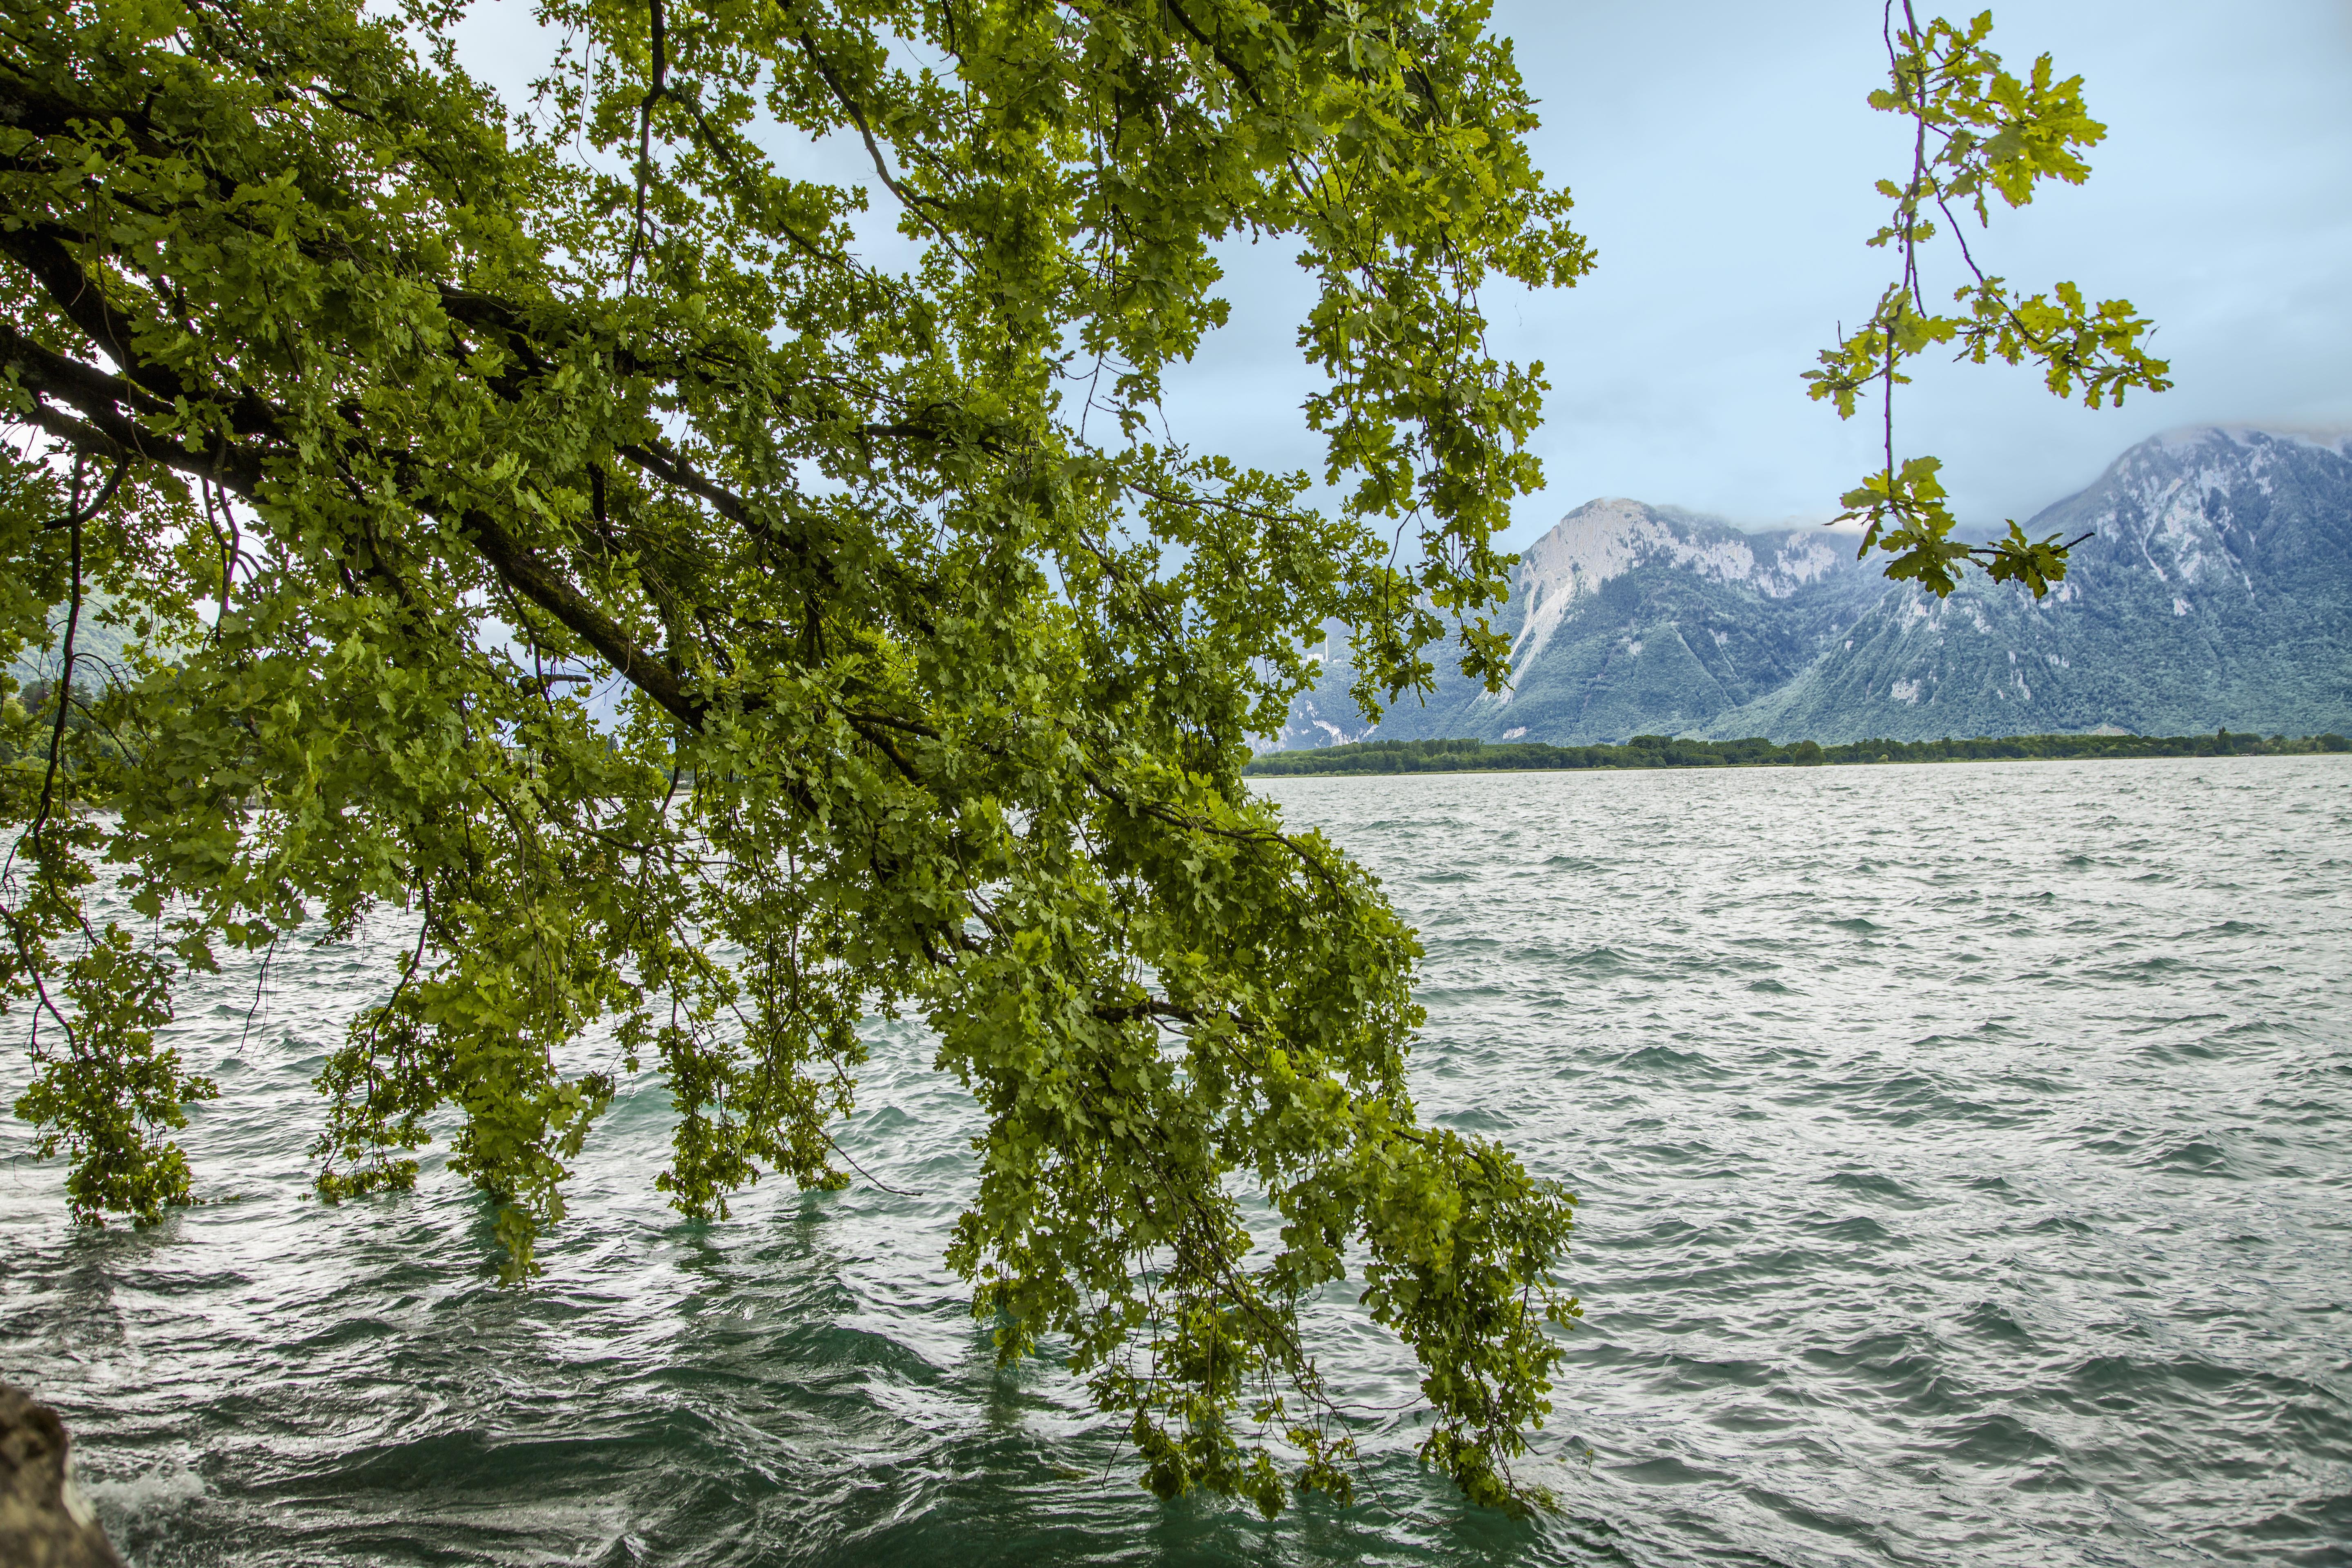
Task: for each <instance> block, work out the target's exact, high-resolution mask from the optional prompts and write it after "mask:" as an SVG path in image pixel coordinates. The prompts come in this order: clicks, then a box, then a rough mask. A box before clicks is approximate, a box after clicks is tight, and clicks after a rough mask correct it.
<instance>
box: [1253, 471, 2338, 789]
mask: <svg viewBox="0 0 2352 1568" xmlns="http://www.w3.org/2000/svg"><path fill="white" fill-rule="evenodd" d="M2027 528H2028V531H2030V532H2032V534H2033V535H2034V536H2035V537H2037V538H2038V537H2041V536H2042V535H2043V534H2046V533H2052V532H2059V533H2062V534H2063V535H2064V536H2065V537H2069V538H2071V537H2073V536H2074V535H2076V534H2080V533H2084V532H2089V533H2092V534H2093V535H2094V537H2093V538H2092V539H2091V540H2090V541H2088V542H2085V543H2084V544H2082V545H2080V546H2078V547H2077V548H2076V550H2075V552H2074V565H2073V567H2072V568H2071V570H2070V571H2069V573H2068V575H2067V580H2066V581H2065V582H2064V583H2063V584H2061V585H2060V587H2059V588H2058V589H2057V590H2056V591H2054V592H2053V594H2052V595H2050V596H2049V597H2048V598H2047V599H2045V600H2042V602H2040V603H2039V604H2037V603H2036V602H2035V601H2034V600H2033V599H2032V596H2031V595H2028V594H2027V593H2026V592H2025V591H2024V590H2022V589H2021V588H2019V587H2017V586H2015V585H2013V584H1993V583H1990V582H1988V581H1985V580H1984V579H1983V578H1982V577H1981V576H1980V575H1979V576H1977V577H1974V578H1972V579H1971V580H1970V581H1969V583H1968V584H1967V585H1966V586H1964V587H1963V588H1962V589H1961V590H1960V591H1959V592H1958V593H1957V594H1955V595H1952V597H1951V598H1950V599H1948V600H1946V601H1943V602H1941V603H1938V602H1937V600H1935V599H1934V598H1932V597H1930V596H1929V595H1924V594H1922V593H1920V592H1919V591H1918V590H1917V589H1916V588H1912V587H1909V586H1907V585H1904V586H1897V585H1895V584H1889V583H1887V581H1886V580H1885V578H1884V577H1883V576H1881V575H1880V574H1879V573H1878V568H1877V566H1876V564H1874V563H1856V562H1855V561H1854V560H1853V540H1852V536H1851V535H1837V534H1824V533H1823V532H1822V531H1818V530H1799V531H1780V532H1765V533H1743V532H1741V531H1738V530H1737V529H1735V528H1732V527H1731V526H1729V525H1728V524H1727V523H1723V522H1720V521H1715V520H1712V519H1707V518H1702V517H1696V516H1694V515H1692V514H1690V513H1687V512H1683V511H1679V510H1675V509H1673V508H1669V507H1652V506H1644V505H1643V504H1641V503H1639V502H1636V501H1627V500H1597V501H1592V502H1590V503H1588V504H1587V505H1584V506H1581V507H1579V508H1578V509H1577V510H1575V511H1573V512H1571V513H1570V514H1569V515H1568V516H1567V517H1566V518H1564V519H1563V520H1561V521H1560V523H1559V526H1558V527H1557V528H1555V529H1553V530H1552V531H1550V532H1549V533H1548V534H1546V535H1544V537H1543V538H1541V539H1539V540H1538V541H1537V542H1535V543H1534V544H1533V545H1532V546H1530V547H1529V548H1528V551H1527V552H1526V553H1525V555H1524V556H1523V557H1522V558H1521V561H1520V563H1519V566H1518V569H1517V577H1516V579H1515V581H1514V584H1513V589H1512V594H1511V598H1510V601H1509V603H1508V604H1507V605H1505V606H1504V608H1503V611H1502V612H1501V614H1500V616H1498V617H1497V619H1496V626H1497V627H1498V628H1499V629H1501V630H1503V631H1504V632H1506V633H1507V635H1509V636H1510V637H1512V638H1513V641H1514V651H1515V660H1514V668H1515V669H1516V670H1517V679H1516V681H1515V683H1514V685H1513V688H1512V689H1511V690H1510V691H1508V692H1507V693H1505V694H1503V695H1502V696H1499V697H1492V696H1488V695H1486V693H1484V692H1482V691H1478V690H1476V689H1473V688H1471V686H1470V685H1469V683H1468V682H1466V681H1464V680H1462V679H1460V678H1458V677H1453V678H1450V679H1444V680H1442V681H1441V683H1440V685H1439V688H1438V689H1437V690H1436V691H1435V692H1434V693H1433V694H1432V695H1431V696H1430V698H1429V699H1428V700H1427V701H1426V702H1425V703H1423V704H1419V705H1414V704H1412V703H1407V704H1406V705H1404V706H1402V707H1400V708H1399V709H1397V710H1394V711H1392V712H1391V713H1390V714H1389V715H1388V716H1387V718H1386V720H1385V721H1383V722H1382V723H1381V725H1380V727H1379V729H1378V730H1377V731H1371V730H1370V728H1369V727H1368V726H1366V725H1365V724H1364V723H1363V721H1362V720H1361V719H1360V717H1359V716H1357V715H1356V714H1355V712H1354V710H1353V708H1352V706H1351V705H1350V704H1349V702H1348V700H1347V698H1346V695H1345V693H1346V688H1347V684H1348V679H1349V671H1348V670H1347V668H1345V665H1344V659H1343V658H1340V659H1335V660H1334V661H1333V663H1332V665H1331V666H1330V668H1329V672H1328V674H1327V675H1326V677H1325V679H1324V680H1323V681H1322V682H1321V683H1320V685H1319V687H1318V690H1317V691H1316V692H1315V693H1314V694H1312V695H1311V696H1309V697H1307V698H1305V699H1302V700H1301V701H1300V703H1299V704H1298V705H1297V707H1296V708H1295V709H1294V710H1293V714H1292V721H1291V723H1290V725H1289V726H1288V727H1287V728H1286V731H1285V733H1284V734H1283V736H1281V737H1280V738H1279V741H1278V742H1277V743H1278V744H1281V745H1284V746H1300V745H1330V744H1334V743H1337V742H1340V741H1353V740H1363V739H1367V738H1379V739H1384V740H1417V739H1434V738H1441V737H1449V736H1464V737H1475V738H1478V739H1481V740H1487V741H1504V740H1519V739H1525V740H1533V741H1546V742H1551V743H1553V744H1556V745H1583V744H1591V743H1592V742H1602V741H1622V740H1624V739H1626V738H1627V737H1629V736H1631V735H1634V734H1639V733H1661V734H1690V735H1697V736H1705V737H1710V738H1730V737H1737V736H1745V735H1768V736H1769V737H1771V738H1772V739H1774V740H1776V741H1795V740H1815V741H1821V742H1824V743H1834V742H1843V741H1848V740H1855V739H1860V738H1863V737H1865V736H1869V737H1885V738H1889V739H1895V740H1931V739H1936V738H1938V737H1941V736H1945V735H1961V736H1965V735H1978V734H1990V735H2002V734H2020V733H2047V732H2061V731H2090V730H2098V729H2121V730H2128V731H2135V732H2137V733H2141V734H2183V733H2195V732H2200V731H2212V730H2215V729H2219V728H2223V727H2228V728H2231V729H2243V730H2260V731H2264V732H2271V731H2285V732H2288V733H2291V734H2305V733H2316V732H2320V731H2328V730H2336V731H2345V730H2352V435H2347V436H2333V437H2315V436H2309V435H2296V434H2292V433H2284V432H2269V431H2258V430H2232V429H2220V428H2205V429H2195V430H2187V431H2180V432H2175V433H2173V434H2170V435H2167V436H2162V437H2157V438H2155V439H2153V440H2149V441H2147V442H2143V443H2142V444H2140V445H2139V446H2137V447H2133V448H2132V449H2131V450H2130V451H2128V452H2126V453H2125V454H2124V455H2123V457H2121V458H2118V459H2117V460H2116V463H2115V464H2114V466H2113V467H2111V468H2109V469H2108V470H2107V472H2106V473H2105V475H2103V476H2101V478H2100V479H2099V480H2098V482H2097V483H2095V484H2094V485H2092V486H2091V487H2090V488H2089V489H2086V490H2084V491H2083V492H2082V493H2081V494H2080V495H2077V496H2074V497H2072V498H2071V499H2069V500H2063V501H2061V502H2059V503H2058V504H2057V505H2055V506H2053V507H2051V508H2048V509H2047V510H2044V511H2042V513H2041V514H2040V515H2039V516H2037V517H2036V518H2034V519H2033V520H2032V521H2031V522H2030V523H2029V524H2028V525H2027Z"/></svg>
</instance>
